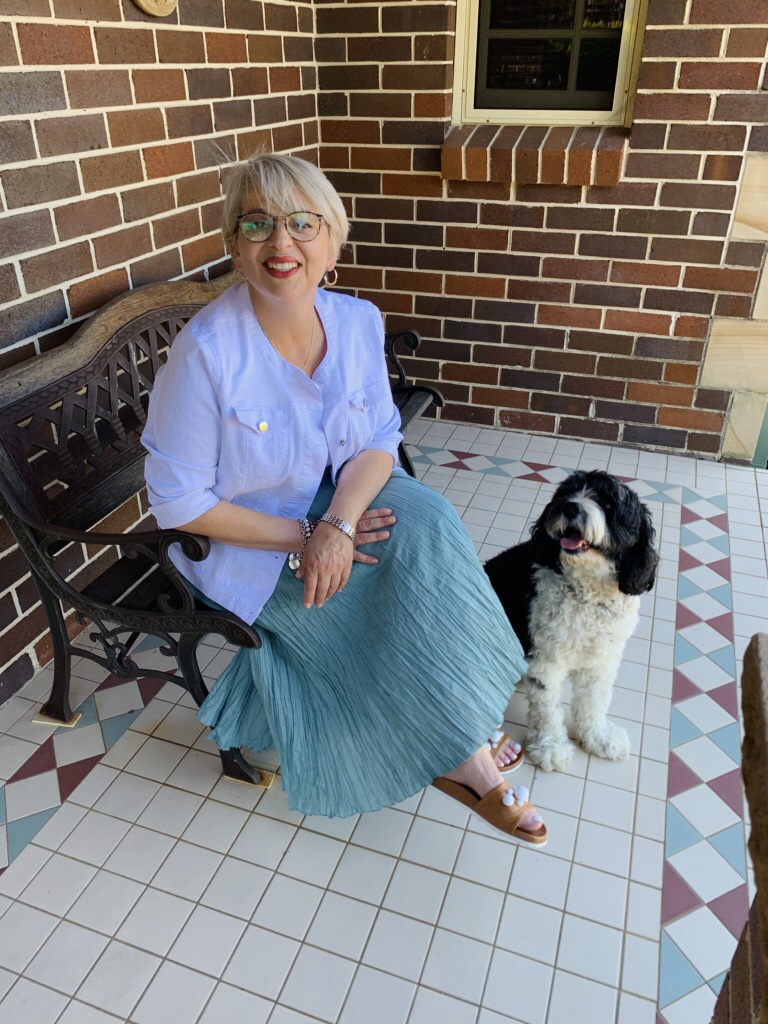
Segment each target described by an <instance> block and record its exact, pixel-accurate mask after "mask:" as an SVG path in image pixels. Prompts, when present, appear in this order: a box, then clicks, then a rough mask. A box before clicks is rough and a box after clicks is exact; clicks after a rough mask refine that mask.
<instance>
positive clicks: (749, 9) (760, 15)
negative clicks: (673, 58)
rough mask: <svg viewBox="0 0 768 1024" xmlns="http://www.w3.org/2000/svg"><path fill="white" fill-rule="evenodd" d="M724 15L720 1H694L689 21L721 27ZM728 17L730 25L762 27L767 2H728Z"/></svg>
mask: <svg viewBox="0 0 768 1024" xmlns="http://www.w3.org/2000/svg"><path fill="white" fill-rule="evenodd" d="M724 13H726V12H725V11H724V10H723V5H722V3H721V2H720V0H693V3H692V4H691V13H690V17H689V20H690V23H691V25H721V24H722V23H723V20H724V19H723V14H724ZM727 15H728V17H727V18H726V19H725V20H726V21H727V22H728V24H730V25H755V24H757V25H760V24H764V19H765V17H766V16H768V11H766V9H765V0H728V7H727Z"/></svg>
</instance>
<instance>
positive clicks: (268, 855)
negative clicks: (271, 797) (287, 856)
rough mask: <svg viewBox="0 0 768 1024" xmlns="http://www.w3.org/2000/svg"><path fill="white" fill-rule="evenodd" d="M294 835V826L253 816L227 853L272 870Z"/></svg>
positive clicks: (258, 815) (256, 815) (257, 815)
mask: <svg viewBox="0 0 768 1024" xmlns="http://www.w3.org/2000/svg"><path fill="white" fill-rule="evenodd" d="M243 788H244V787H243ZM295 834H296V828H295V826H294V825H288V824H286V823H285V822H282V821H276V820H274V819H272V818H266V817H263V816H262V815H260V814H254V815H253V816H252V817H251V818H250V819H249V820H248V821H247V822H246V823H245V825H244V826H243V829H242V831H241V832H240V835H239V836H238V837H237V839H236V840H235V842H234V844H233V846H232V847H231V849H230V851H229V852H230V854H231V855H232V856H233V857H239V858H240V859H241V860H247V861H250V862H251V863H252V864H259V865H261V866H262V867H265V868H271V869H273V870H274V869H275V868H276V867H277V865H278V864H279V863H280V861H281V859H282V857H283V854H284V853H285V851H286V850H287V849H288V846H289V845H290V842H291V840H292V839H293V837H294V835H295Z"/></svg>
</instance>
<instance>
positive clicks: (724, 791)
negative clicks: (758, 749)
mask: <svg viewBox="0 0 768 1024" xmlns="http://www.w3.org/2000/svg"><path fill="white" fill-rule="evenodd" d="M707 785H708V786H709V788H710V789H712V790H714V791H715V793H717V795H718V796H719V797H720V799H721V800H724V801H725V802H726V803H727V804H728V806H729V807H730V808H731V810H732V811H733V812H734V814H738V816H739V817H740V818H743V817H744V782H743V780H742V778H741V769H740V768H734V769H733V771H732V772H726V774H725V775H720V776H719V777H718V778H716V779H712V781H711V782H708V783H707Z"/></svg>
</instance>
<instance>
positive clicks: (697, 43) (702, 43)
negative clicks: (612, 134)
mask: <svg viewBox="0 0 768 1024" xmlns="http://www.w3.org/2000/svg"><path fill="white" fill-rule="evenodd" d="M729 20H730V19H729ZM722 40H723V30H722V29H712V30H706V29H705V30H702V29H689V28H681V29H672V28H663V29H653V28H648V29H646V31H645V37H644V39H643V55H644V56H645V57H719V56H720V48H721V45H722ZM635 117H637V111H635Z"/></svg>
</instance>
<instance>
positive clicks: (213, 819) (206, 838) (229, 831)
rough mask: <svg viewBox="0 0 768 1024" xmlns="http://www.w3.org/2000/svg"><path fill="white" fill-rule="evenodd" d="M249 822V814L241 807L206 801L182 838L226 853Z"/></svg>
mask: <svg viewBox="0 0 768 1024" xmlns="http://www.w3.org/2000/svg"><path fill="white" fill-rule="evenodd" d="M247 820H248V815H247V813H246V812H245V811H243V810H241V809H240V808H239V807H230V806H228V805H227V804H220V803H218V801H215V800H206V802H205V803H204V804H203V805H202V807H201V808H200V810H199V811H198V812H197V814H196V815H195V817H194V818H193V819H192V821H191V822H190V823H189V825H188V826H187V828H186V829H185V831H184V834H183V836H182V838H183V839H185V840H186V841H187V842H188V843H194V844H195V845H197V846H205V847H207V848H208V849H209V850H216V851H218V852H219V853H226V852H227V850H229V848H230V846H231V845H232V843H233V842H234V841H235V839H236V838H237V836H238V833H239V832H240V830H241V829H242V827H243V825H244V824H245V823H246V821H247Z"/></svg>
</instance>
